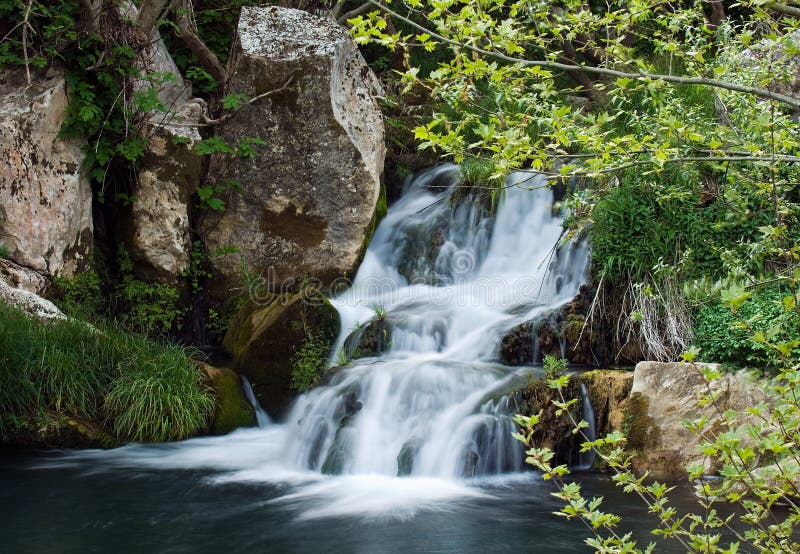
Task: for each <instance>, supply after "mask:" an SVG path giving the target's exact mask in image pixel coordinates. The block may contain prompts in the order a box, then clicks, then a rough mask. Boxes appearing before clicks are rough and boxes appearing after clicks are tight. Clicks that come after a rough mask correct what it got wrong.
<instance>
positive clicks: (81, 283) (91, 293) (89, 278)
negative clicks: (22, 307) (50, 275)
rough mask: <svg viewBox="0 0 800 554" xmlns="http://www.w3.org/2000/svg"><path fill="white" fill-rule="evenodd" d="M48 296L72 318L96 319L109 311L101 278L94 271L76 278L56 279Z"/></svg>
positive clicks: (86, 272)
mask: <svg viewBox="0 0 800 554" xmlns="http://www.w3.org/2000/svg"><path fill="white" fill-rule="evenodd" d="M48 296H49V297H50V298H51V299H52V300H53V302H55V303H56V305H58V307H59V308H60V309H61V310H62V311H63V312H64V313H65V314H67V315H69V316H72V317H78V318H83V319H94V318H96V317H98V316H101V315H103V314H104V313H105V312H106V309H107V302H106V299H105V297H104V296H103V290H102V286H101V282H100V276H99V275H98V274H97V272H96V271H94V270H93V269H90V270H88V271H84V272H83V273H78V274H77V275H75V276H74V277H55V278H54V279H53V283H52V286H51V288H50V289H49V290H48Z"/></svg>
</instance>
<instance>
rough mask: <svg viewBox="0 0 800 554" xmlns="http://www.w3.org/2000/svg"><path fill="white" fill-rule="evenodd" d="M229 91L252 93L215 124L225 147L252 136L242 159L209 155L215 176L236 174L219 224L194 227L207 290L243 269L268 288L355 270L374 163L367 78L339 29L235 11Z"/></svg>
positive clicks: (326, 22) (379, 164)
mask: <svg viewBox="0 0 800 554" xmlns="http://www.w3.org/2000/svg"><path fill="white" fill-rule="evenodd" d="M238 30H239V45H238V49H237V52H236V54H235V56H236V57H237V58H238V63H237V65H236V70H235V72H234V73H233V75H232V78H231V80H230V83H229V92H230V93H239V94H246V95H248V96H249V97H256V96H258V95H260V94H263V93H266V92H269V91H272V90H276V89H280V88H281V87H283V85H284V84H285V83H286V82H287V81H288V80H289V79H290V78H291V85H290V87H291V90H285V91H282V92H280V93H276V94H273V95H270V96H268V97H265V98H262V99H260V100H258V101H256V102H253V103H251V104H249V105H247V106H245V107H243V108H241V109H240V110H238V112H237V113H236V115H235V116H234V117H233V118H232V119H230V120H229V121H227V122H226V123H224V124H223V125H221V126H220V127H219V131H220V135H221V137H222V138H224V139H225V140H226V141H227V142H228V143H229V144H236V143H238V141H239V140H240V139H242V138H243V137H259V138H261V139H262V140H264V141H266V143H267V145H266V147H262V148H259V149H258V153H257V155H256V156H255V158H254V159H252V160H236V161H235V162H234V163H231V160H230V158H229V157H228V158H223V157H218V158H216V159H215V160H213V162H212V167H211V174H212V175H213V176H214V178H215V179H234V180H236V181H238V182H239V183H241V185H242V186H243V190H242V191H241V192H233V193H232V194H231V195H230V197H229V198H228V200H227V209H226V211H225V212H224V214H223V215H222V216H221V218H210V219H213V221H207V222H206V224H205V226H204V228H203V232H204V235H205V240H206V244H207V246H208V249H209V250H211V251H213V250H215V249H217V248H220V247H229V246H234V247H236V248H237V249H238V251H239V256H225V257H219V258H216V259H214V261H213V262H214V265H215V267H216V270H217V271H218V272H219V274H220V275H221V280H220V281H219V282H218V283H217V287H216V291H215V292H216V294H217V295H224V294H225V293H226V292H227V291H228V290H229V289H230V288H232V287H234V286H236V285H237V284H238V279H239V277H240V275H239V274H240V271H241V269H240V268H241V267H242V265H243V264H244V265H245V266H247V267H248V268H250V269H251V270H252V271H255V272H256V273H262V274H266V273H267V271H268V268H271V269H269V271H270V272H271V276H272V277H273V278H274V280H276V281H282V280H284V279H291V278H295V279H298V278H301V277H304V276H309V277H315V278H319V279H320V280H322V281H323V282H324V283H328V282H330V281H332V280H333V279H335V278H337V277H339V276H342V275H343V274H348V273H350V272H352V271H354V270H355V268H356V266H357V264H358V262H359V258H360V256H361V253H362V251H363V248H364V243H365V239H366V233H367V231H368V227H369V224H370V221H371V219H372V217H373V214H374V212H375V206H376V202H377V199H378V194H379V190H380V176H381V173H382V171H383V160H384V127H383V120H382V117H381V113H380V110H379V108H378V106H377V103H376V101H375V99H374V96H376V95H378V94H380V90H379V88H378V86H377V80H376V79H375V77H374V75H373V74H372V73H371V71H370V69H369V68H368V67H367V65H366V63H365V62H364V60H363V58H362V57H361V55H360V54H359V52H358V50H357V48H356V46H355V44H354V43H353V41H352V39H351V38H350V36H349V34H348V33H347V31H346V30H345V29H343V28H341V27H339V26H338V25H336V24H335V23H334V22H333V21H332V20H330V19H327V18H322V17H317V16H313V15H310V14H308V13H306V12H302V11H298V10H292V9H284V8H277V7H270V8H244V9H243V10H242V15H241V19H240V21H239V28H238Z"/></svg>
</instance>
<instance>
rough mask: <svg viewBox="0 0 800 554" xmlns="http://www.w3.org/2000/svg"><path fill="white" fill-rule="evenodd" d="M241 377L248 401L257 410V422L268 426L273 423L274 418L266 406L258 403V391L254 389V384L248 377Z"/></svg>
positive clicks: (261, 425)
mask: <svg viewBox="0 0 800 554" xmlns="http://www.w3.org/2000/svg"><path fill="white" fill-rule="evenodd" d="M241 379H242V389H243V390H244V395H245V397H246V398H247V401H248V402H249V403H250V405H251V406H252V407H253V410H254V411H255V412H256V424H258V426H259V427H266V426H267V425H269V424H270V423H272V420H271V419H270V418H269V416H268V415H267V412H265V411H264V408H262V407H261V404H259V403H258V399H256V393H255V391H254V390H253V386H252V385H251V384H250V381H248V380H247V377H245V376H244V375H242V376H241Z"/></svg>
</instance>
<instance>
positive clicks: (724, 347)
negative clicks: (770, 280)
mask: <svg viewBox="0 0 800 554" xmlns="http://www.w3.org/2000/svg"><path fill="white" fill-rule="evenodd" d="M784 298H791V297H790V296H787V294H784V292H783V291H781V289H779V288H777V287H770V288H764V289H761V290H758V291H756V292H755V293H754V294H753V295H752V296H750V297H749V298H748V299H747V300H745V301H744V303H743V304H742V305H741V307H739V308H738V310H737V311H736V313H733V312H731V310H730V309H729V308H727V307H725V306H724V305H723V303H722V302H721V301H719V300H714V301H712V302H710V303H708V304H705V305H703V306H701V307H700V308H699V309H698V311H697V316H696V323H695V328H694V331H695V335H696V337H697V338H696V343H697V346H698V347H699V348H700V353H701V356H702V358H703V360H706V361H709V362H719V363H723V364H725V365H728V366H732V367H754V368H768V369H773V368H774V367H775V363H776V360H775V357H774V349H772V348H770V347H769V346H768V345H766V344H764V343H760V342H755V341H753V340H752V334H753V333H752V331H751V330H750V329H752V328H756V329H765V330H768V331H766V333H767V334H768V335H769V337H770V340H771V341H773V342H774V341H785V340H789V339H792V338H797V337H800V317H798V315H797V313H796V312H794V311H787V310H785V308H784V306H785V305H784ZM743 322H746V324H745V323H743ZM748 327H749V328H748Z"/></svg>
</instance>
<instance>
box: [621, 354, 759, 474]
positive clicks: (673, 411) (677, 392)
mask: <svg viewBox="0 0 800 554" xmlns="http://www.w3.org/2000/svg"><path fill="white" fill-rule="evenodd" d="M704 366H712V367H714V368H717V367H718V364H699V363H698V364H687V363H667V362H639V363H638V364H637V365H636V369H635V370H634V374H633V387H632V388H631V398H629V399H628V401H627V407H626V408H625V410H626V412H627V414H626V417H627V419H628V426H629V428H630V431H631V432H632V433H634V434H636V435H637V437H635V440H632V438H631V437H630V436H629V441H628V443H629V446H630V447H632V448H634V449H636V450H637V452H636V456H635V459H634V467H635V468H636V469H637V471H641V472H643V471H650V472H651V473H652V474H653V475H654V476H655V477H657V478H661V477H685V476H686V471H685V468H686V466H688V465H691V464H694V463H704V464H705V466H706V472H707V473H713V472H714V471H715V470H716V468H715V467H713V464H712V463H711V461H710V460H708V459H706V458H705V457H704V456H703V454H702V453H701V452H700V449H699V445H700V444H702V442H703V441H704V440H706V437H704V436H703V435H698V434H696V433H693V432H691V431H690V430H689V429H687V428H686V427H685V426H684V425H683V424H682V421H684V420H690V421H691V420H695V419H698V418H701V417H705V418H708V421H709V426H708V428H709V429H713V428H716V427H718V426H719V425H720V424H721V422H722V417H721V415H720V414H722V413H724V412H725V411H726V410H733V411H735V412H739V413H742V414H743V413H744V412H745V411H746V410H747V408H751V407H753V406H756V405H758V404H759V403H761V402H765V401H767V400H768V397H767V395H766V393H765V392H764V391H763V389H762V387H761V386H760V385H759V383H758V382H757V381H755V380H754V379H753V378H752V376H751V375H750V374H748V373H746V372H738V373H727V374H724V375H723V376H722V377H720V378H719V379H715V380H714V381H712V382H711V383H710V385H707V384H706V380H705V379H704V377H703V376H702V374H701V369H702V367H704ZM709 390H711V391H714V392H715V393H717V394H718V396H717V400H716V404H717V405H716V407H715V406H714V405H708V406H700V400H701V398H702V397H703V396H704V395H706V394H707V393H708V391H709ZM634 406H638V408H637V409H632V408H633V407H634ZM739 423H745V421H744V420H741V421H740V422H739Z"/></svg>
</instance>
